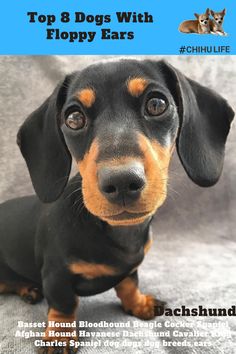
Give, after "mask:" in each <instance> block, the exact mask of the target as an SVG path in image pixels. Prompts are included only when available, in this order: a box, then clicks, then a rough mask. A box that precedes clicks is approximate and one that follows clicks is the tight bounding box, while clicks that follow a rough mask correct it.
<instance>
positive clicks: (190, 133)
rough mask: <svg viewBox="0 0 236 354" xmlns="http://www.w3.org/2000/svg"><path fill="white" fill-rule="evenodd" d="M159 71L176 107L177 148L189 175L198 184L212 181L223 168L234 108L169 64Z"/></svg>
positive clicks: (203, 184)
mask: <svg viewBox="0 0 236 354" xmlns="http://www.w3.org/2000/svg"><path fill="white" fill-rule="evenodd" d="M161 67H162V71H163V72H164V76H165V79H166V82H167V85H168V88H169V90H170V91H171V93H172V95H173V97H174V99H175V102H176V105H177V107H178V111H179V118H180V128H179V134H178V137H177V141H176V144H177V151H178V155H179V157H180V160H181V162H182V165H183V167H184V169H185V170H186V172H187V174H188V176H189V177H190V178H191V179H192V180H193V181H194V182H195V183H196V184H198V185H200V186H202V187H209V186H212V185H214V184H215V183H216V182H217V181H218V179H219V177H220V175H221V172H222V168H223V162H224V150H225V142H226V138H227V135H228V133H229V129H230V123H231V122H232V120H233V117H234V111H233V110H232V108H231V107H230V106H229V105H228V103H227V101H226V100H225V99H224V98H223V97H221V96H220V95H218V94H217V93H216V92H214V91H213V90H210V89H208V88H206V87H203V86H201V85H199V84H198V83H197V82H195V81H193V80H190V79H188V78H187V77H185V76H184V75H183V74H182V73H180V72H179V71H178V70H176V69H175V68H173V67H172V66H171V65H169V64H167V63H165V62H161Z"/></svg>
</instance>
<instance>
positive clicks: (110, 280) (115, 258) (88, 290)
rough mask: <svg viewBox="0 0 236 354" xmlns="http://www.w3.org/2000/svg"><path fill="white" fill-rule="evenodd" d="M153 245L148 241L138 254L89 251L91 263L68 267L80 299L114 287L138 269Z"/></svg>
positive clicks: (74, 263) (75, 261) (79, 262)
mask: <svg viewBox="0 0 236 354" xmlns="http://www.w3.org/2000/svg"><path fill="white" fill-rule="evenodd" d="M150 245H151V239H149V238H148V239H147V240H146V242H145V243H144V244H143V245H142V246H140V247H139V249H136V250H134V249H132V248H128V249H126V248H124V249H119V248H115V247H109V246H102V245H101V251H100V252H99V251H98V250H97V249H95V250H91V251H90V252H91V254H90V257H89V259H87V260H84V259H83V260H81V259H76V258H74V259H73V260H71V261H70V262H69V264H68V267H69V270H70V272H71V273H72V274H73V275H74V281H75V286H76V291H77V293H78V295H81V296H83V295H85V296H88V295H94V294H97V293H100V292H103V291H106V290H108V289H110V288H111V287H114V286H115V285H116V284H118V283H119V282H120V281H121V280H122V279H124V278H125V277H127V276H128V275H129V274H131V273H133V272H134V271H135V270H136V269H137V268H138V266H139V265H140V264H141V263H142V261H143V258H144V256H145V254H146V252H147V251H148V249H149V248H150Z"/></svg>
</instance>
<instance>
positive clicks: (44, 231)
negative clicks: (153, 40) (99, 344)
mask: <svg viewBox="0 0 236 354" xmlns="http://www.w3.org/2000/svg"><path fill="white" fill-rule="evenodd" d="M233 116H234V113H233V110H232V109H231V107H230V106H229V105H228V104H227V102H226V101H225V99H224V98H222V97H221V96H219V95H218V94H217V93H216V92H214V91H211V90H210V89H208V88H205V87H203V86H201V85H199V84H198V83H196V82H194V81H192V80H190V79H188V78H186V77H185V76H184V75H183V74H181V73H180V72H179V71H178V70H176V69H174V68H173V67H172V66H170V65H168V64H167V63H165V62H162V61H161V62H152V61H148V60H147V61H140V62H139V61H135V60H121V61H119V62H110V63H106V64H98V65H93V66H90V67H88V68H87V69H85V70H83V71H81V72H75V73H73V74H72V75H69V76H67V77H66V78H65V80H64V81H63V82H61V83H60V84H59V85H58V86H57V87H56V89H55V91H54V92H53V93H52V95H51V96H50V97H49V98H48V99H47V100H46V101H45V102H44V103H43V104H42V106H41V107H39V108H38V109H37V110H36V111H35V112H33V113H32V114H31V115H30V116H29V118H28V119H27V120H26V121H25V122H24V124H23V125H22V127H21V128H20V130H19V133H18V144H19V146H20V149H21V152H22V154H23V156H24V158H25V160H26V163H27V166H28V169H29V172H30V175H31V179H32V182H33V185H34V188H35V191H36V193H37V196H38V197H39V199H38V197H36V196H29V197H24V198H18V199H14V200H10V201H7V202H5V203H3V204H2V205H1V207H0V245H1V246H0V291H1V292H2V293H7V292H15V293H17V294H19V295H20V296H22V297H23V298H24V299H25V300H26V301H28V302H31V303H33V302H37V301H38V300H40V299H41V297H42V296H44V297H45V298H46V299H47V302H48V304H49V312H48V319H49V320H52V321H53V320H54V321H59V322H60V321H62V322H72V321H74V320H75V318H76V317H75V316H76V315H75V313H76V307H77V303H78V300H77V296H87V295H93V294H97V293H101V292H103V291H106V290H108V289H110V288H112V287H114V288H115V290H116V292H117V295H118V297H119V298H120V299H121V302H122V304H123V307H124V309H125V310H126V311H129V312H131V313H132V314H133V315H134V316H137V317H139V318H143V319H150V318H153V317H154V315H155V306H156V304H157V303H158V302H156V300H155V299H154V297H152V296H149V295H144V294H142V293H141V292H140V291H139V289H138V278H137V268H138V266H139V265H140V264H141V262H142V260H143V258H144V255H145V253H146V252H147V250H148V248H149V247H150V243H151V240H150V239H149V225H150V221H151V219H152V216H153V214H154V213H155V211H156V210H157V208H159V207H160V206H161V205H162V204H163V202H164V200H165V198H166V193H167V178H168V165H169V162H170V158H171V155H172V152H173V150H174V146H175V144H176V147H177V151H178V155H179V157H180V160H181V162H182V165H183V167H184V168H185V170H186V172H187V174H188V176H189V177H190V178H191V179H192V180H193V181H194V182H195V183H197V184H198V185H200V186H203V187H208V186H212V185H214V184H215V183H216V182H217V181H218V179H219V177H220V174H221V171H222V167H223V159H224V148H225V141H226V138H227V135H228V132H229V128H230V123H231V121H232V119H233ZM72 158H73V159H74V161H75V162H76V164H77V167H78V175H77V176H75V177H74V178H72V179H71V181H70V182H69V183H68V184H67V182H68V178H69V174H70V169H71V160H72ZM42 294H43V295H42ZM67 330H68V331H69V329H67ZM57 331H58V329H57ZM44 339H45V340H49V341H53V338H49V335H48V331H46V335H45V338H44ZM57 339H58V338H57ZM60 339H61V340H64V341H66V343H69V339H70V337H67V336H66V337H65V338H60ZM54 350H57V349H55V347H53V348H50V349H46V350H45V353H54ZM63 350H64V351H63ZM63 350H62V352H63V353H70V352H72V348H69V345H67V347H65V348H64V349H63ZM55 352H57V351H55Z"/></svg>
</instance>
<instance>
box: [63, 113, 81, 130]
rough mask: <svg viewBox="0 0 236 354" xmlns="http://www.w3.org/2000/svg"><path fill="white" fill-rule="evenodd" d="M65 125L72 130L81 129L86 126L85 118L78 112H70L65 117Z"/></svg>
mask: <svg viewBox="0 0 236 354" xmlns="http://www.w3.org/2000/svg"><path fill="white" fill-rule="evenodd" d="M65 124H66V126H67V127H68V128H70V129H73V130H79V129H83V128H84V126H85V124H86V118H85V116H84V114H83V113H82V112H80V111H76V112H72V113H70V114H69V115H68V116H67V117H66V119H65Z"/></svg>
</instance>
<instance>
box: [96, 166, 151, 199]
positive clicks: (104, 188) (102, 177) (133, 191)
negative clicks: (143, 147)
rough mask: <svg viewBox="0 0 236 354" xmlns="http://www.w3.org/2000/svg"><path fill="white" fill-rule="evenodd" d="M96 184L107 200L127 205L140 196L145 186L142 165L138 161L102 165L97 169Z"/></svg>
mask: <svg viewBox="0 0 236 354" xmlns="http://www.w3.org/2000/svg"><path fill="white" fill-rule="evenodd" d="M98 184H99V188H100V191H101V193H102V194H103V195H104V196H105V197H106V198H107V200H108V201H110V202H112V203H116V204H120V205H128V204H130V203H132V202H134V201H135V200H137V199H138V198H139V197H140V194H141V191H142V189H143V188H144V187H145V184H146V178H145V172H144V167H143V165H142V164H141V163H140V162H132V163H130V164H126V165H121V166H114V167H110V166H109V167H108V166H105V167H102V168H100V170H99V171H98Z"/></svg>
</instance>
